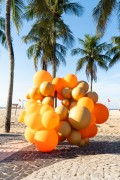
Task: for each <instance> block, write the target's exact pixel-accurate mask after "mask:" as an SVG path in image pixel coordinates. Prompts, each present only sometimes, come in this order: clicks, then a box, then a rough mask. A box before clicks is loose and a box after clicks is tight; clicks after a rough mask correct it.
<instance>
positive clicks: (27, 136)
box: [24, 127, 35, 143]
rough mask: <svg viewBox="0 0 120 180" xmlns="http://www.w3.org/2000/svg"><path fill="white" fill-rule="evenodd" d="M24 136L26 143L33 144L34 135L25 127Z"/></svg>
mask: <svg viewBox="0 0 120 180" xmlns="http://www.w3.org/2000/svg"><path fill="white" fill-rule="evenodd" d="M24 136H25V139H26V140H27V141H28V142H30V143H35V139H34V136H35V133H33V131H32V130H31V129H30V128H29V127H26V129H25V133H24Z"/></svg>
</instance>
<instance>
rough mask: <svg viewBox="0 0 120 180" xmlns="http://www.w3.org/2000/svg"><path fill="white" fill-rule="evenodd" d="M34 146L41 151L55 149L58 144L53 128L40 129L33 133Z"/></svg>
mask: <svg viewBox="0 0 120 180" xmlns="http://www.w3.org/2000/svg"><path fill="white" fill-rule="evenodd" d="M35 140H36V141H35V146H36V147H37V149H38V150H39V151H41V152H50V151H53V150H54V149H55V147H56V146H57V144H58V135H57V133H56V131H55V130H54V129H52V130H48V129H44V130H40V131H37V132H36V134H35Z"/></svg>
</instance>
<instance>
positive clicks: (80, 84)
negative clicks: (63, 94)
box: [77, 81, 89, 92]
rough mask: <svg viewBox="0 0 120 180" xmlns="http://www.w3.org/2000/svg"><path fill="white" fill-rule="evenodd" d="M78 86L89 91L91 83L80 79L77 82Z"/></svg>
mask: <svg viewBox="0 0 120 180" xmlns="http://www.w3.org/2000/svg"><path fill="white" fill-rule="evenodd" d="M77 87H81V88H83V89H84V90H85V92H87V91H88V89H89V85H88V83H87V82H86V81H79V82H78V84H77Z"/></svg>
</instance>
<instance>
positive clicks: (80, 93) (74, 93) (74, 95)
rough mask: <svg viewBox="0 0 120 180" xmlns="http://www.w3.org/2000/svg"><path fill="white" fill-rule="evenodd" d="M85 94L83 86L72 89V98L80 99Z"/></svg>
mask: <svg viewBox="0 0 120 180" xmlns="http://www.w3.org/2000/svg"><path fill="white" fill-rule="evenodd" d="M84 96H85V90H84V89H83V88H81V87H75V88H74V89H73V90H72V98H73V99H74V100H75V101H78V100H79V99H80V98H82V97H84Z"/></svg>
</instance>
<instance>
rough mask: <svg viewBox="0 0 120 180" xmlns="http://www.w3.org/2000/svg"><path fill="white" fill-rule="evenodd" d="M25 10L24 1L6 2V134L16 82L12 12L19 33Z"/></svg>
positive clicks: (13, 0) (9, 0) (8, 0)
mask: <svg viewBox="0 0 120 180" xmlns="http://www.w3.org/2000/svg"><path fill="white" fill-rule="evenodd" d="M23 9H24V3H23V0H6V17H5V32H6V42H7V47H8V54H9V60H10V81H9V89H8V100H7V111H6V119H5V132H9V131H10V121H11V107H12V95H13V82H14V62H15V59H14V50H13V46H12V39H11V23H10V20H11V12H12V20H13V23H14V24H15V26H16V29H17V31H19V29H20V27H21V24H22V19H21V15H22V13H23Z"/></svg>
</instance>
